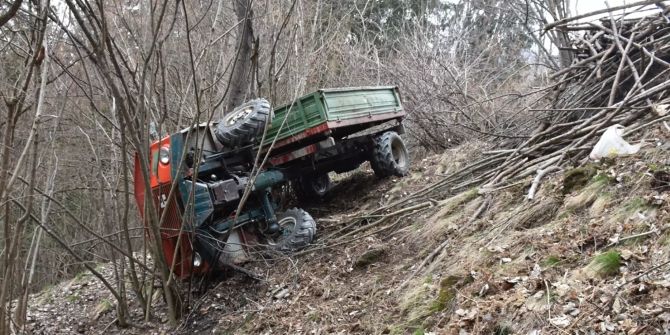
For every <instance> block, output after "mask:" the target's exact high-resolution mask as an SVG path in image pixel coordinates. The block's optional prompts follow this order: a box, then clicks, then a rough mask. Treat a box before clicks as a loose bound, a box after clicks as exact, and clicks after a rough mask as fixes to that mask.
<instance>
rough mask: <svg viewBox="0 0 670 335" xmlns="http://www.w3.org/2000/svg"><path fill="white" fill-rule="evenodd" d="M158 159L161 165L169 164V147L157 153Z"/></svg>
mask: <svg viewBox="0 0 670 335" xmlns="http://www.w3.org/2000/svg"><path fill="white" fill-rule="evenodd" d="M158 159H159V160H160V162H161V164H167V163H170V147H168V146H165V147H162V148H161V150H160V151H159V153H158Z"/></svg>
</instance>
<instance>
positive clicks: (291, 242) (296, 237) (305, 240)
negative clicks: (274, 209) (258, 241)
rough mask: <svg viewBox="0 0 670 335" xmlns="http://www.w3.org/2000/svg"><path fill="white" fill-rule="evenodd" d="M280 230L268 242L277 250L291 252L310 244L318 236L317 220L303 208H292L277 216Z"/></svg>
mask: <svg viewBox="0 0 670 335" xmlns="http://www.w3.org/2000/svg"><path fill="white" fill-rule="evenodd" d="M277 223H278V224H279V227H280V231H279V234H278V235H277V236H276V237H273V238H270V239H269V240H268V244H269V245H270V247H271V248H272V249H274V250H277V251H282V252H291V251H296V250H300V249H302V248H304V247H306V246H308V245H309V244H310V243H312V241H314V237H315V236H316V221H314V219H313V218H312V216H311V215H309V213H307V212H306V211H305V210H303V209H301V208H291V209H289V210H287V211H286V212H284V213H282V214H280V215H278V216H277Z"/></svg>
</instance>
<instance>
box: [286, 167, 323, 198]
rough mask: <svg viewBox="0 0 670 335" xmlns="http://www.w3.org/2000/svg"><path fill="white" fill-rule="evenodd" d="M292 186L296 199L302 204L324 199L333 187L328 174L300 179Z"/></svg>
mask: <svg viewBox="0 0 670 335" xmlns="http://www.w3.org/2000/svg"><path fill="white" fill-rule="evenodd" d="M292 185H293V190H294V191H295V195H296V197H298V200H300V201H301V202H314V201H318V200H321V199H323V197H324V196H326V193H328V191H329V190H330V188H331V186H332V185H331V183H330V177H329V176H328V174H327V173H322V174H316V175H307V176H303V177H300V178H298V179H297V180H295V181H294V182H293V183H292Z"/></svg>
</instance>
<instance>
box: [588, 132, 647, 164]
mask: <svg viewBox="0 0 670 335" xmlns="http://www.w3.org/2000/svg"><path fill="white" fill-rule="evenodd" d="M623 129H624V127H623V126H622V125H620V124H615V125H613V126H610V127H609V128H607V130H605V133H604V134H603V136H601V137H600V140H598V143H596V145H595V146H594V147H593V150H591V154H590V155H589V157H590V158H591V159H593V160H597V159H601V158H603V157H617V156H625V155H632V154H635V153H637V152H638V151H640V147H641V146H642V144H635V145H631V144H629V143H628V142H626V141H625V140H624V139H623V137H621V136H622V135H623Z"/></svg>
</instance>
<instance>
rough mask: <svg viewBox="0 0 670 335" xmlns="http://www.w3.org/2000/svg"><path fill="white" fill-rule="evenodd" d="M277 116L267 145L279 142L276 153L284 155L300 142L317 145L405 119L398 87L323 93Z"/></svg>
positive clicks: (277, 112)
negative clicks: (287, 148) (284, 152)
mask: <svg viewBox="0 0 670 335" xmlns="http://www.w3.org/2000/svg"><path fill="white" fill-rule="evenodd" d="M274 112H275V117H274V119H273V121H272V124H271V126H270V128H269V130H268V132H267V135H266V138H265V141H264V142H263V146H264V147H266V146H267V145H269V144H271V143H272V142H273V141H274V140H275V138H276V142H275V145H274V147H273V151H274V152H277V151H279V152H281V151H284V150H282V148H283V147H288V146H289V145H291V144H294V143H298V142H299V143H302V144H309V142H312V143H313V142H314V141H317V140H320V139H322V138H323V137H324V134H325V135H327V136H337V137H339V138H342V137H344V136H347V135H350V134H352V133H354V132H357V131H359V130H361V129H365V128H368V127H372V126H374V125H376V124H379V123H383V122H386V121H390V120H394V119H397V120H401V119H402V118H403V117H404V116H405V110H404V109H403V108H402V104H401V102H400V94H399V92H398V88H397V87H394V86H381V87H349V88H337V89H321V90H318V91H315V92H312V93H310V94H307V95H304V96H302V97H300V98H298V99H296V100H295V101H294V102H293V103H291V104H288V105H284V106H281V107H279V108H277V109H275V111H274ZM287 115H288V116H287ZM284 119H286V121H285V122H284ZM282 123H284V124H283V126H282ZM310 139H312V140H313V141H310Z"/></svg>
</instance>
